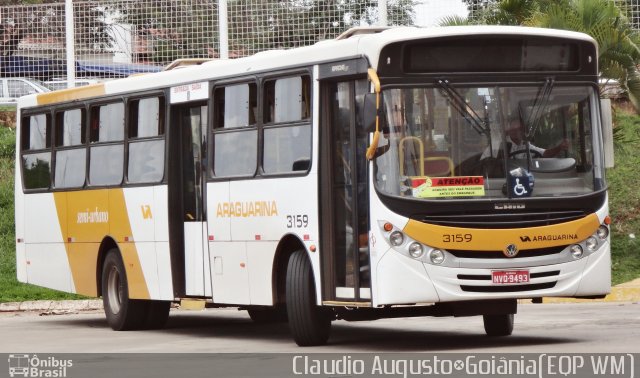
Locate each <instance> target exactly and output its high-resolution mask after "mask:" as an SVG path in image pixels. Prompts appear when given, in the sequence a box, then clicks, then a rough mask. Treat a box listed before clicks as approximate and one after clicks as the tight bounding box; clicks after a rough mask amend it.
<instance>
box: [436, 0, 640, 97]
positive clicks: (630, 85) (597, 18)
mask: <svg viewBox="0 0 640 378" xmlns="http://www.w3.org/2000/svg"><path fill="white" fill-rule="evenodd" d="M465 1H466V2H467V3H472V2H474V0H465ZM618 3H620V4H621V5H623V6H624V5H625V3H624V2H623V1H622V0H620V1H619V2H618ZM485 5H486V6H485V8H484V9H483V10H482V12H480V13H479V14H478V15H476V17H475V18H473V19H468V20H466V21H465V20H463V19H459V18H454V17H450V18H448V19H445V20H444V22H443V23H441V25H461V24H465V23H466V24H502V25H525V26H534V27H545V28H555V29H565V30H574V31H578V32H582V33H586V34H589V35H590V36H591V37H593V38H594V39H595V40H596V41H597V42H598V53H599V56H598V64H599V67H600V74H601V76H602V77H603V78H606V79H614V80H617V81H618V83H620V86H621V87H622V88H623V89H624V90H625V91H626V92H627V93H628V95H629V99H630V100H631V102H632V103H633V104H634V106H635V107H636V109H640V75H639V74H638V69H637V66H638V64H640V35H639V34H638V32H637V31H636V30H635V29H634V28H633V27H632V25H631V23H630V21H629V19H628V18H627V17H626V14H625V11H626V8H624V7H623V9H622V10H621V9H620V8H619V7H618V6H617V5H616V3H615V2H614V1H612V0H538V1H533V0H501V1H494V2H492V3H491V4H485Z"/></svg>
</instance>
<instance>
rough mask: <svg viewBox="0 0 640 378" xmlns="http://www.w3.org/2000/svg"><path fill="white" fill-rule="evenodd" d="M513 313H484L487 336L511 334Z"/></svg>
mask: <svg viewBox="0 0 640 378" xmlns="http://www.w3.org/2000/svg"><path fill="white" fill-rule="evenodd" d="M513 318H514V316H513V314H499V315H482V320H483V322H484V331H485V332H486V333H487V336H509V335H511V333H512V332H513Z"/></svg>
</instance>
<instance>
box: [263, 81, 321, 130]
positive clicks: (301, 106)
mask: <svg viewBox="0 0 640 378" xmlns="http://www.w3.org/2000/svg"><path fill="white" fill-rule="evenodd" d="M310 99H311V87H310V79H309V77H308V76H295V77H288V78H283V79H277V80H271V81H267V82H266V83H265V86H264V123H265V124H266V123H273V122H275V123H280V122H295V121H301V120H306V119H309V117H310V115H311V102H310Z"/></svg>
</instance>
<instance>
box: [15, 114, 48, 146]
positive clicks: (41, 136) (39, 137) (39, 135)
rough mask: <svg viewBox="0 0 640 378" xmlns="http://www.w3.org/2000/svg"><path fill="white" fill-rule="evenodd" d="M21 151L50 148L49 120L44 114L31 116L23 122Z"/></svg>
mask: <svg viewBox="0 0 640 378" xmlns="http://www.w3.org/2000/svg"><path fill="white" fill-rule="evenodd" d="M23 130H24V132H23V134H22V135H23V141H22V149H23V150H41V149H43V148H49V147H51V120H50V119H49V116H48V115H46V114H38V115H32V116H30V117H26V118H25V119H24V120H23Z"/></svg>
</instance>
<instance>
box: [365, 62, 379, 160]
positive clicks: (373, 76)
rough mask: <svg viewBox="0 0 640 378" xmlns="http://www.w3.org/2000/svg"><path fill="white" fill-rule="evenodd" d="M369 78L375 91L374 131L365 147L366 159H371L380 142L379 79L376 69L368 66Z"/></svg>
mask: <svg viewBox="0 0 640 378" xmlns="http://www.w3.org/2000/svg"><path fill="white" fill-rule="evenodd" d="M367 73H368V76H369V80H370V81H371V82H372V83H373V88H374V91H375V93H376V131H375V132H374V133H373V140H372V141H371V145H370V146H369V147H368V148H367V154H366V156H367V160H371V159H373V157H374V156H375V154H376V149H377V148H378V143H379V142H380V79H379V78H378V74H377V73H376V70H374V69H373V68H369V70H368V71H367Z"/></svg>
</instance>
